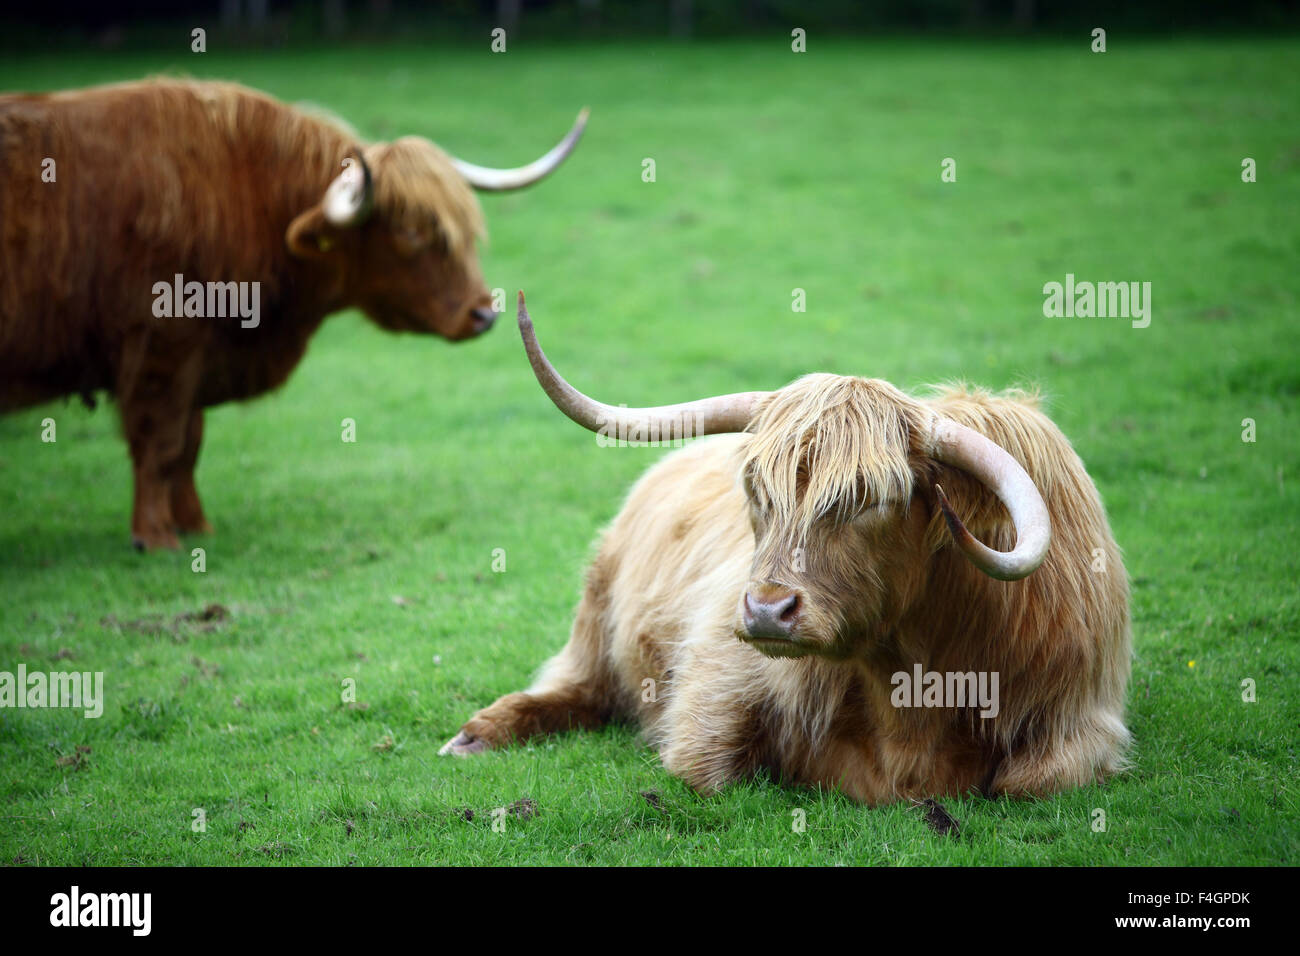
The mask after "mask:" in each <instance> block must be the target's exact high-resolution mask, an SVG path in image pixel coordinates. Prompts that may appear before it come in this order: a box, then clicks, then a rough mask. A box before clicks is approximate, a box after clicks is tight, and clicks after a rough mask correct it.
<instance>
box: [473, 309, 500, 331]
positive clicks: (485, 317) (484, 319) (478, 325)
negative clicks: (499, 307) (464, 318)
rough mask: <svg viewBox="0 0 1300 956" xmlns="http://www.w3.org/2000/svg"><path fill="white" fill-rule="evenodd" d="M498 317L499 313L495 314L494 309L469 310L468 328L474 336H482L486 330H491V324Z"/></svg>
mask: <svg viewBox="0 0 1300 956" xmlns="http://www.w3.org/2000/svg"><path fill="white" fill-rule="evenodd" d="M498 315H500V313H499V312H497V311H496V310H495V309H487V308H482V307H480V308H477V309H471V310H470V316H471V321H470V328H471V329H472V330H473V333H474V334H475V335H482V334H483V333H484V332H486V331H487V330H488V329H490V328H492V323H494V322H495V321H496V320H497V316H498Z"/></svg>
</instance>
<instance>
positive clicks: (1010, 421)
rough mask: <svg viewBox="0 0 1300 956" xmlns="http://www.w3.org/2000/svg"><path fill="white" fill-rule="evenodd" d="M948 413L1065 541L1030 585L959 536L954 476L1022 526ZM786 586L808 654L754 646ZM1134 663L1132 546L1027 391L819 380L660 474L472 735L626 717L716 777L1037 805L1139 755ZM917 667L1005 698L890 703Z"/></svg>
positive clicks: (506, 735) (962, 500)
mask: <svg viewBox="0 0 1300 956" xmlns="http://www.w3.org/2000/svg"><path fill="white" fill-rule="evenodd" d="M936 415H938V416H948V417H950V418H952V419H954V420H955V421H957V422H959V423H961V424H963V425H966V426H968V427H970V428H973V429H975V430H976V431H979V432H980V433H982V434H983V435H985V436H986V437H988V438H990V439H991V440H993V441H994V442H996V443H997V444H998V445H1000V446H1001V447H1002V448H1004V449H1005V450H1006V451H1007V452H1009V453H1010V454H1011V455H1012V456H1013V457H1014V458H1015V459H1016V460H1017V461H1019V462H1020V463H1021V464H1022V465H1023V466H1024V468H1025V469H1026V471H1027V472H1028V473H1029V474H1030V476H1031V477H1032V478H1033V479H1034V481H1035V483H1036V485H1037V487H1038V488H1039V490H1040V492H1041V493H1042V495H1043V498H1044V500H1045V502H1046V504H1047V507H1048V510H1049V513H1050V515H1051V520H1052V543H1051V547H1050V550H1049V552H1048V555H1047V558H1046V561H1045V562H1044V563H1043V565H1042V566H1041V567H1039V568H1038V570H1036V571H1035V572H1034V573H1033V574H1031V575H1030V576H1029V577H1027V578H1025V579H1023V580H1021V581H1017V582H1002V581H997V580H993V579H992V578H989V577H987V576H985V575H984V574H983V573H981V572H980V571H978V570H977V569H976V568H975V567H973V566H972V565H971V564H970V563H969V562H968V561H967V559H966V558H965V556H964V555H963V554H962V553H961V552H960V551H959V550H957V549H956V547H955V546H954V544H953V542H952V539H951V536H950V532H949V530H948V526H947V524H946V523H945V521H944V518H943V516H942V513H941V511H940V509H939V508H938V506H937V503H936V501H935V498H934V492H933V487H934V485H935V483H936V482H938V483H940V484H941V485H942V486H943V488H944V490H945V491H946V492H947V494H948V497H949V499H950V500H951V502H952V505H953V507H954V508H955V510H956V511H957V513H958V514H959V515H961V516H962V518H963V519H964V520H965V521H966V523H967V526H968V528H969V529H970V530H971V532H972V533H974V534H975V535H976V536H977V537H979V538H980V539H981V540H983V541H984V542H986V543H987V544H989V545H990V546H991V547H993V548H997V549H1000V550H1009V549H1010V548H1011V547H1012V546H1013V545H1014V544H1015V530H1014V527H1013V526H1012V525H1011V522H1010V518H1009V516H1008V515H1007V514H1006V511H1005V509H1004V508H1003V506H1002V505H1001V503H1000V502H999V501H998V500H997V498H996V497H995V496H994V495H993V493H992V492H990V491H989V490H988V489H986V488H985V487H984V486H983V485H981V484H980V483H979V482H978V481H976V480H975V479H973V478H971V477H970V476H968V475H966V474H964V473H962V472H960V471H956V470H954V469H952V468H950V467H948V466H946V465H943V464H940V463H938V462H936V461H934V460H933V459H931V458H930V457H928V456H927V454H926V452H925V447H926V445H925V441H926V434H927V432H926V429H927V428H928V424H929V422H930V421H931V420H932V419H933V418H934V416H936ZM773 584H777V585H780V586H783V587H790V588H794V589H796V590H797V592H798V593H799V594H800V596H801V598H802V600H803V614H804V621H803V623H802V624H801V627H804V626H805V625H806V634H805V637H806V638H807V641H808V644H809V645H810V646H809V647H807V648H805V651H804V652H802V653H801V655H800V656H795V657H793V658H788V657H782V656H777V655H778V654H783V653H788V651H786V650H780V651H778V650H777V649H774V648H767V649H766V650H764V651H760V649H759V645H758V644H757V643H755V645H754V646H750V644H747V643H745V642H743V641H742V640H738V639H737V638H738V636H743V628H742V626H741V623H740V618H739V613H740V612H739V602H740V600H741V595H742V594H743V593H744V592H745V591H746V590H747V589H753V588H761V587H765V586H771V585H773ZM769 654H770V655H772V656H769ZM1129 658H1130V637H1129V619H1128V585H1127V579H1126V575H1125V570H1124V566H1123V563H1122V561H1121V558H1120V552H1119V548H1118V546H1117V545H1116V543H1115V540H1114V537H1113V536H1112V534H1111V531H1110V528H1109V526H1108V523H1107V521H1106V516H1105V512H1104V509H1103V508H1102V505H1101V502H1100V499H1099V497H1098V495H1097V491H1096V489H1095V487H1094V486H1093V483H1092V481H1091V480H1090V479H1089V477H1088V475H1087V473H1086V471H1085V469H1084V467H1083V464H1082V462H1081V461H1080V460H1079V458H1078V456H1077V455H1076V454H1075V453H1074V450H1073V449H1072V448H1071V447H1070V444H1069V442H1068V441H1067V440H1066V439H1065V437H1064V436H1063V435H1062V434H1061V432H1060V431H1059V429H1057V427H1056V426H1055V425H1054V424H1053V423H1052V422H1051V421H1050V420H1049V419H1048V418H1047V417H1046V416H1045V415H1043V414H1042V412H1041V411H1039V410H1038V407H1037V400H1036V399H1035V398H1034V397H1033V396H1031V395H1025V394H1021V393H1013V394H1009V395H1006V396H996V395H992V394H989V393H988V392H984V391H979V390H972V389H966V388H963V387H949V388H943V389H939V390H937V391H936V393H935V394H933V395H932V396H931V397H929V398H925V399H920V398H914V397H912V396H909V395H907V394H905V393H903V392H901V391H899V390H898V389H896V388H894V387H893V386H892V385H889V384H888V383H886V382H881V381H877V380H867V379H859V378H845V377H839V376H831V375H811V376H807V377H805V378H802V379H799V380H798V381H796V382H794V383H792V384H790V385H788V386H787V387H786V388H784V389H781V390H780V391H778V392H775V393H773V395H772V396H771V397H770V398H769V399H768V400H767V401H766V403H765V405H764V406H763V407H762V408H760V409H759V411H758V413H757V414H756V415H755V417H754V419H753V421H752V422H751V423H750V428H749V431H748V432H747V433H744V434H739V435H729V436H723V437H717V438H711V439H705V440H703V441H701V442H698V443H696V444H694V445H693V446H690V447H687V448H684V449H682V450H681V451H678V452H675V453H673V454H672V455H670V456H668V457H666V458H665V459H664V460H663V461H661V462H660V463H659V464H657V465H655V466H654V467H653V468H652V469H650V471H649V472H648V473H647V474H646V475H645V476H644V477H642V478H641V480H640V481H639V482H638V483H637V484H636V486H635V487H634V488H633V489H632V491H631V493H630V495H629V496H628V499H627V502H626V504H625V505H624V507H623V510H622V511H621V512H620V514H619V515H618V517H617V518H616V519H615V520H614V522H613V524H612V525H611V527H610V528H609V529H608V530H607V531H606V532H605V534H604V536H603V540H602V542H601V545H600V549H599V553H598V555H597V557H596V558H595V561H594V562H593V564H592V566H591V570H590V571H589V572H588V577H587V586H586V591H585V593H584V596H583V599H582V602H581V604H580V605H579V607H578V611H577V618H576V620H575V622H574V627H573V633H572V636H571V637H570V640H569V643H568V645H567V646H566V647H565V648H564V650H563V651H561V652H560V654H559V655H557V656H556V657H555V658H554V659H552V660H551V661H550V662H549V663H548V664H547V665H546V667H545V668H544V669H543V671H542V673H541V675H540V677H539V678H538V680H537V681H536V682H535V683H534V685H533V686H532V687H531V688H530V689H529V690H528V691H526V692H523V693H520V694H511V695H507V696H506V697H503V698H501V699H500V700H499V701H497V702H496V703H495V704H493V705H492V706H491V707H488V708H486V709H485V710H483V711H480V712H479V713H478V714H476V715H475V716H474V717H473V718H472V719H471V720H470V721H469V722H468V723H466V724H465V725H464V727H463V728H462V733H461V735H460V736H459V737H458V738H457V741H454V742H453V744H455V745H456V746H454V747H453V749H454V750H455V751H456V752H461V753H469V752H474V751H475V750H478V749H482V748H483V747H493V746H503V745H505V744H507V743H509V742H511V741H512V740H516V739H521V738H525V737H528V736H531V735H532V734H534V733H540V732H552V731H558V730H564V729H568V728H569V727H577V726H586V727H590V726H596V725H599V724H600V723H602V722H604V721H605V720H608V719H611V718H622V719H627V720H631V721H634V722H636V723H637V724H639V725H640V727H641V728H642V729H643V731H644V733H645V736H646V738H647V739H648V740H649V742H650V743H651V744H652V745H653V746H654V747H656V748H657V749H658V750H659V752H660V754H661V756H662V759H663V763H664V765H665V766H666V767H667V768H668V770H670V771H671V772H673V773H674V774H677V775H679V776H681V777H682V778H684V779H685V780H686V781H687V782H688V783H690V784H691V785H692V786H693V787H696V788H698V789H700V790H702V791H711V790H714V789H716V788H718V787H720V786H722V785H724V784H726V783H727V782H729V781H733V780H736V779H739V778H741V777H744V776H747V775H749V774H751V773H753V772H755V771H757V770H759V769H766V770H768V771H770V772H772V773H774V774H776V775H777V776H778V777H780V778H782V779H784V780H786V781H788V782H791V783H796V784H810V785H811V784H822V785H827V786H834V787H838V788H841V789H842V790H843V791H844V792H846V793H847V794H849V795H850V796H852V797H854V798H856V799H858V800H861V801H863V802H866V803H870V804H879V803H885V802H889V801H894V800H899V799H903V798H920V797H927V796H940V795H944V794H959V793H965V792H968V791H980V792H985V793H1009V794H1019V795H1028V794H1034V795H1042V794H1048V793H1051V792H1054V791H1057V790H1061V789H1064V788H1068V787H1075V786H1081V785H1084V784H1088V783H1092V782H1096V781H1101V780H1104V779H1105V778H1107V777H1108V776H1110V775H1111V774H1113V773H1115V772H1117V771H1119V770H1121V769H1122V768H1123V767H1124V751H1125V749H1126V747H1127V745H1128V741H1129V734H1128V731H1127V729H1126V728H1125V726H1124V720H1123V713H1124V693H1125V686H1126V683H1127V680H1128V675H1129ZM915 664H920V665H921V666H922V669H923V670H924V671H938V672H970V671H976V672H979V671H984V672H998V674H999V675H1000V694H999V696H1000V712H999V713H998V714H997V716H996V717H992V718H988V719H985V718H981V717H980V716H979V715H978V713H977V708H973V707H967V708H916V707H895V706H893V705H892V703H891V701H890V695H891V691H892V689H893V687H892V685H891V675H893V674H895V673H897V672H900V671H904V672H907V673H909V674H910V673H911V672H912V669H913V666H914V665H915ZM524 715H527V716H526V719H525V718H524Z"/></svg>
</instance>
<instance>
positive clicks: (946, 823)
mask: <svg viewBox="0 0 1300 956" xmlns="http://www.w3.org/2000/svg"><path fill="white" fill-rule="evenodd" d="M912 809H914V810H917V809H921V810H924V811H925V816H924V818H923V819H924V820H925V823H926V825H927V826H928V827H929V828H930V829H931V830H933V831H934V832H935V833H937V834H939V836H951V837H956V836H961V824H960V823H958V822H957V821H956V819H954V818H953V817H952V815H951V814H949V813H948V811H947V810H945V809H944V808H943V807H942V806H941V805H940V804H939V802H938V801H937V800H932V799H931V798H929V797H926V798H925V799H924V800H917V801H916V802H915V803H913V804H912Z"/></svg>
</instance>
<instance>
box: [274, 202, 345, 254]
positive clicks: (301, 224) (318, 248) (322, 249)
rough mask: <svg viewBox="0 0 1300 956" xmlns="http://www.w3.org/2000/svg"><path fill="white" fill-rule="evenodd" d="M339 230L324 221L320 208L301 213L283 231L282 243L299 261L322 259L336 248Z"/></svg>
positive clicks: (315, 207) (316, 207)
mask: <svg viewBox="0 0 1300 956" xmlns="http://www.w3.org/2000/svg"><path fill="white" fill-rule="evenodd" d="M338 241H339V230H338V227H337V226H334V225H331V224H330V223H329V222H327V221H326V220H325V213H324V211H323V210H322V209H321V207H320V206H313V207H312V208H311V209H308V210H307V211H306V212H304V213H302V214H301V215H300V216H298V217H297V218H296V219H294V221H293V222H291V223H289V228H288V229H287V230H286V231H285V234H284V242H285V245H287V246H288V247H289V251H290V252H291V253H293V254H294V255H295V256H298V257H299V258H300V259H323V258H325V257H326V256H328V255H329V254H330V253H332V252H333V251H334V250H335V249H336V248H337V246H338Z"/></svg>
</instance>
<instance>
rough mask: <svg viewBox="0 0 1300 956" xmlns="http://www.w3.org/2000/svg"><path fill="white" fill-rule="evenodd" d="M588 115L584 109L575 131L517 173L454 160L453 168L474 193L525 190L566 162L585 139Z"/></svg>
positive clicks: (574, 128) (513, 170)
mask: <svg viewBox="0 0 1300 956" xmlns="http://www.w3.org/2000/svg"><path fill="white" fill-rule="evenodd" d="M588 113H589V110H588V109H587V108H586V107H585V106H584V107H583V108H582V111H581V112H579V113H578V118H577V120H576V121H575V122H574V124H573V128H572V129H571V130H569V132H568V133H567V134H566V135H565V137H564V139H562V140H560V142H559V143H558V144H556V145H555V146H554V147H552V148H551V150H550V151H548V152H547V153H545V154H544V155H542V156H541V157H540V158H539V159H535V160H533V161H532V162H531V163H529V164H528V165H527V166H517V167H515V168H514V169H493V168H492V167H491V166H475V165H474V164H473V163H467V162H465V161H464V160H463V159H457V158H456V157H454V156H453V157H452V160H451V162H452V165H454V166H455V167H456V170H457V172H459V173H460V174H461V175H462V176H464V177H465V181H466V182H468V183H469V184H470V185H471V186H473V187H474V188H475V189H482V190H484V191H485V192H504V191H506V190H510V189H522V188H523V187H525V186H531V185H532V184H533V183H535V182H537V181H538V180H539V179H542V178H544V177H546V176H549V175H550V174H551V173H552V172H554V171H555V169H556V168H557V167H558V166H559V165H560V163H562V162H564V158H565V157H566V156H568V155H569V154H570V153H571V152H573V147H575V146H577V145H578V140H579V139H581V138H582V131H583V130H584V129H585V128H586V126H587V115H588Z"/></svg>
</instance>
